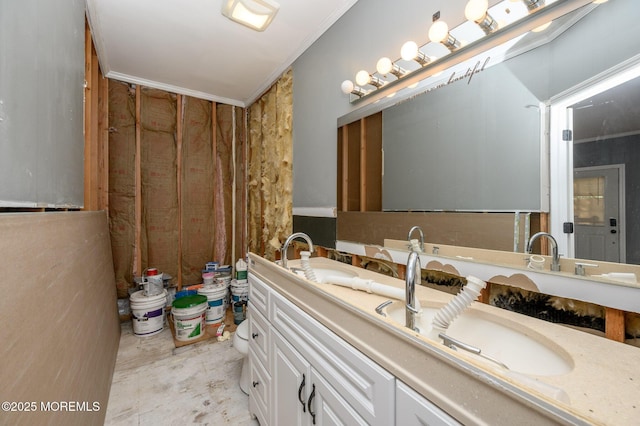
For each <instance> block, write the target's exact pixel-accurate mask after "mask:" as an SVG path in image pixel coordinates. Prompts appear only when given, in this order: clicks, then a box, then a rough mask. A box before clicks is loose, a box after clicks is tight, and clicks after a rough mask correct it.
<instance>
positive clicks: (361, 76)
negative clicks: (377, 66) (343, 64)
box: [356, 70, 371, 86]
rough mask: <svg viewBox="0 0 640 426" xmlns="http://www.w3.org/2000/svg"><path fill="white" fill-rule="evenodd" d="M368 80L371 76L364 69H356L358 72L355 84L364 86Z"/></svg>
mask: <svg viewBox="0 0 640 426" xmlns="http://www.w3.org/2000/svg"><path fill="white" fill-rule="evenodd" d="M369 81H371V76H370V75H369V73H368V72H367V71H365V70H360V71H358V74H356V84H357V85H358V86H364V85H365V84H369Z"/></svg>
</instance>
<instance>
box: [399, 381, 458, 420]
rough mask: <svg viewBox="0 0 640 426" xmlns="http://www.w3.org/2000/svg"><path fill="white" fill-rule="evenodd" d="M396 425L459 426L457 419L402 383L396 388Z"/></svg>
mask: <svg viewBox="0 0 640 426" xmlns="http://www.w3.org/2000/svg"><path fill="white" fill-rule="evenodd" d="M395 424H396V425H402V426H423V425H429V426H458V425H460V423H458V422H457V421H456V420H455V419H453V418H452V417H451V416H449V415H448V414H447V413H445V412H444V411H442V410H441V409H440V408H438V407H437V406H436V405H434V404H433V403H432V402H430V401H429V400H428V399H426V398H424V397H423V396H422V395H420V394H419V393H418V392H416V391H414V390H413V389H411V388H410V387H409V386H407V385H406V384H404V383H402V382H401V381H399V380H398V381H397V386H396V423H395Z"/></svg>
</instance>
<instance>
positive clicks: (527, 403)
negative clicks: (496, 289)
mask: <svg viewBox="0 0 640 426" xmlns="http://www.w3.org/2000/svg"><path fill="white" fill-rule="evenodd" d="M289 266H290V267H295V266H299V261H290V262H289ZM311 266H312V267H313V268H314V269H318V270H329V271H338V272H341V273H348V274H351V275H352V276H353V275H355V276H358V277H360V278H363V279H371V280H374V281H376V282H379V283H383V284H387V285H390V286H394V287H398V288H404V281H401V280H398V279H395V278H390V277H387V276H383V275H380V274H377V273H374V272H371V271H367V270H364V269H360V268H356V267H353V266H350V265H345V264H342V263H339V262H335V261H332V260H328V259H325V258H312V259H311ZM249 282H250V296H249V300H250V302H249V309H248V315H249V324H250V333H249V336H250V338H249V341H250V343H249V360H250V366H251V387H250V393H249V406H250V410H251V412H252V414H254V415H255V416H256V417H257V418H258V419H259V421H260V424H261V425H280V424H302V425H304V424H310V425H311V424H349V425H351V424H373V425H376V424H378V425H391V424H402V425H411V424H415V425H417V424H458V423H463V424H492V425H500V424H504V425H507V424H509V425H511V424H514V419H517V423H518V424H532V425H533V424H536V425H538V424H541V423H544V424H616V425H621V424H636V423H637V419H638V415H639V413H638V411H639V410H640V407H639V406H638V404H637V401H638V396H639V395H640V372H638V369H637V360H638V359H639V356H640V353H639V352H638V349H637V348H635V347H631V346H628V345H624V344H620V343H617V342H612V341H608V340H606V339H602V338H600V337H596V336H592V335H589V334H587V333H582V332H579V331H576V330H573V329H570V328H566V327H563V326H560V325H557V324H551V323H547V322H544V321H540V320H537V319H534V318H530V317H526V316H523V315H519V314H515V313H513V312H508V311H504V310H501V309H498V308H495V307H492V306H487V305H484V304H480V303H475V302H474V303H473V304H472V306H471V307H470V308H468V310H469V311H470V313H473V314H474V315H477V316H479V317H482V318H484V319H486V320H488V321H490V322H494V323H499V324H500V325H501V326H504V327H507V328H509V329H510V330H511V331H512V332H513V333H516V334H518V335H520V336H522V337H523V338H526V339H528V340H531V341H536V342H538V343H540V344H541V345H543V346H544V347H546V348H547V349H548V350H550V351H552V352H553V353H554V354H555V355H556V356H557V357H558V358H559V359H560V360H561V361H562V362H563V363H564V364H563V365H565V368H564V369H561V370H559V371H555V372H554V371H544V370H543V369H537V366H536V365H535V364H536V363H538V361H537V360H536V359H531V360H529V361H528V362H529V363H530V364H532V365H531V367H532V370H530V371H526V368H525V369H522V368H514V369H513V370H506V369H504V368H503V367H500V366H498V365H497V364H495V363H492V362H487V361H486V360H484V359H482V358H480V357H478V356H476V355H473V354H470V353H467V352H464V351H460V350H458V351H456V350H454V349H450V348H449V347H446V346H444V345H443V344H442V343H441V342H440V341H437V340H434V339H432V338H429V337H426V336H425V335H422V334H420V333H418V332H415V331H411V330H409V329H407V328H406V327H404V324H402V323H401V321H399V320H398V319H397V316H394V315H393V312H392V307H394V306H395V308H396V310H397V307H398V306H402V301H394V303H392V304H390V305H389V306H388V307H387V308H382V309H378V310H379V313H377V312H376V308H378V307H379V306H380V305H381V304H382V303H384V302H386V301H387V300H388V299H387V298H385V297H382V296H379V295H376V294H368V293H365V292H362V291H356V290H353V289H351V288H347V287H339V286H334V285H331V284H318V283H313V282H311V281H308V280H307V279H305V278H304V277H303V276H299V275H297V274H295V273H293V272H291V271H289V270H285V269H284V268H282V267H281V266H278V265H276V264H274V263H272V262H269V261H267V260H265V259H263V258H261V257H259V256H257V255H254V254H250V256H249ZM416 291H417V297H418V298H419V299H420V301H421V303H422V306H423V307H441V306H444V305H445V304H446V303H447V302H448V301H449V300H450V299H451V298H452V297H453V296H451V295H449V294H446V293H443V292H439V291H437V290H433V289H430V288H426V287H420V288H418V289H417V290H416ZM396 313H397V312H396ZM383 315H384V316H383ZM465 315H466V313H463V314H462V315H461V316H460V317H459V318H460V319H462V317H463V316H465ZM452 328H453V326H452ZM500 337H501V336H495V338H500ZM492 338H494V336H491V335H490V334H489V335H487V336H486V337H485V339H492ZM540 362H542V361H540Z"/></svg>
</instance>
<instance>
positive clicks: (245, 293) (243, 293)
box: [230, 280, 249, 304]
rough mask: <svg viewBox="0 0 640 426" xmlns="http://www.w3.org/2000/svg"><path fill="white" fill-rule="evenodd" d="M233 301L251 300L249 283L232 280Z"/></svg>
mask: <svg viewBox="0 0 640 426" xmlns="http://www.w3.org/2000/svg"><path fill="white" fill-rule="evenodd" d="M230 288H231V303H232V304H233V303H235V302H246V301H247V300H249V283H247V282H244V283H239V282H238V281H236V280H231V286H230Z"/></svg>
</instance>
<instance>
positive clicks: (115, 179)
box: [109, 81, 136, 298]
mask: <svg viewBox="0 0 640 426" xmlns="http://www.w3.org/2000/svg"><path fill="white" fill-rule="evenodd" d="M135 154H136V118H135V91H133V90H132V89H131V88H130V87H129V85H128V84H126V83H120V82H116V81H110V84H109V230H110V234H111V250H112V252H113V266H114V270H115V276H116V288H117V291H118V297H121V298H123V297H128V288H129V287H130V285H131V283H132V282H133V269H132V268H133V250H134V244H133V242H134V238H135V179H136V176H135Z"/></svg>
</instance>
